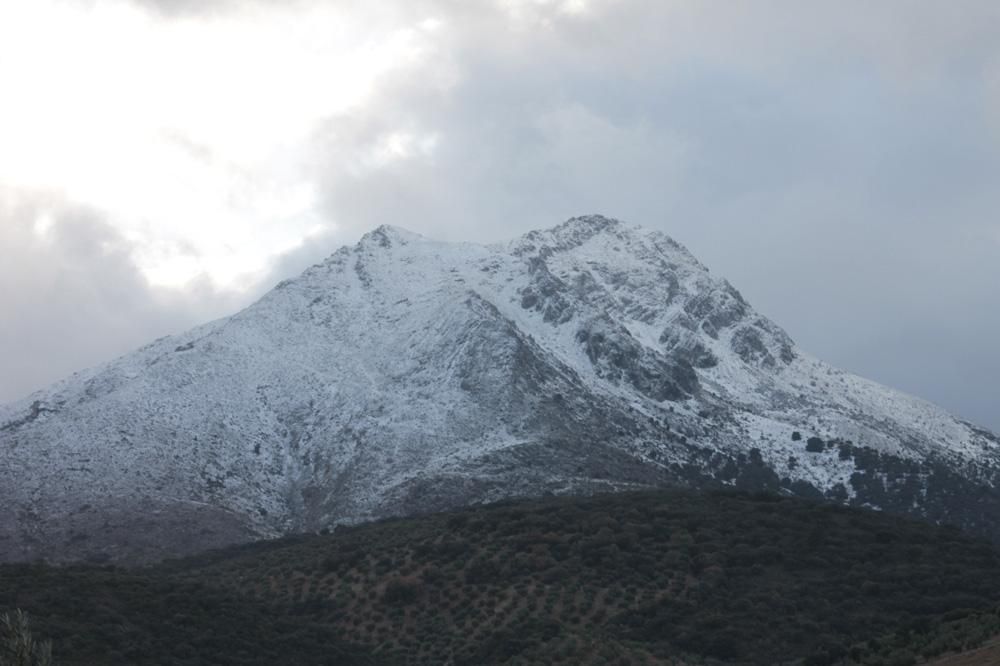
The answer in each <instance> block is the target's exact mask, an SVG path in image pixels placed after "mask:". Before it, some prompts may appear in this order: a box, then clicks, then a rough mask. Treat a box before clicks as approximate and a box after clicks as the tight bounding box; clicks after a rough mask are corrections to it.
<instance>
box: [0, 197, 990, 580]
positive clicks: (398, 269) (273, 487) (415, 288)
mask: <svg viewBox="0 0 1000 666" xmlns="http://www.w3.org/2000/svg"><path fill="white" fill-rule="evenodd" d="M793 432H799V433H801V434H802V435H804V436H803V437H801V438H799V439H793V437H792V433H793ZM809 440H813V443H812V444H810V445H808V450H807V441H809ZM816 441H818V442H819V443H818V444H817V443H816ZM998 468H1000V441H998V440H997V438H996V436H995V435H993V434H992V433H989V432H986V431H984V430H981V429H977V428H974V427H972V426H970V425H968V424H965V423H962V422H960V421H957V420H956V419H954V418H952V417H951V416H949V415H948V414H946V413H945V412H944V411H942V410H940V409H939V408H937V407H934V406H933V405H930V404H928V403H925V402H923V401H920V400H917V399H915V398H912V397H909V396H906V395H902V394H900V393H897V392H895V391H892V390H890V389H887V388H884V387H881V386H878V385H876V384H874V383H872V382H869V381H866V380H864V379H861V378H858V377H855V376H853V375H849V374H847V373H844V372H841V371H839V370H836V369H834V368H832V367H830V366H828V365H826V364H824V363H822V362H820V361H818V360H816V359H813V358H811V357H809V356H808V355H806V354H804V353H803V352H802V351H800V350H798V349H797V348H796V347H795V346H794V344H793V343H792V341H791V340H790V339H789V337H788V336H787V335H786V334H785V333H784V331H782V330H781V329H780V328H779V327H778V326H776V325H775V324H773V323H772V322H770V321H768V320H767V319H765V318H763V317H761V316H760V315H758V314H757V313H755V312H754V311H753V309H752V308H751V306H750V305H749V304H748V303H747V302H746V301H745V300H744V299H743V297H742V296H741V295H740V294H739V292H738V291H736V290H735V289H734V288H733V287H732V286H731V285H729V284H728V283H727V282H725V281H724V280H721V279H718V278H715V277H713V276H712V275H710V274H709V272H708V270H707V269H706V268H705V267H704V266H702V265H701V264H699V263H698V261H697V260H695V259H694V257H692V256H691V255H690V254H689V253H688V252H687V251H686V250H685V249H684V248H683V247H681V246H680V245H678V244H677V243H675V242H674V241H672V240H671V239H669V238H668V237H666V236H664V235H663V234H660V233H658V232H651V231H645V230H642V229H638V228H633V227H629V226H627V225H624V224H622V223H620V222H617V221H615V220H611V219H607V218H603V217H599V216H592V217H584V218H576V219H573V220H570V221H568V222H566V223H564V224H562V225H559V226H557V227H555V228H553V229H549V230H546V231H536V232H532V233H529V234H527V235H525V236H523V237H522V238H520V239H517V240H515V241H513V242H511V243H509V244H507V245H502V246H477V245H470V244H448V243H438V242H434V241H430V240H427V239H425V238H422V237H420V236H417V235H414V234H411V233H409V232H406V231H404V230H401V229H396V228H391V227H382V228H379V229H377V230H375V231H373V232H371V233H370V234H368V235H367V236H365V238H364V239H362V240H361V242H359V243H358V245H357V246H355V247H352V248H343V249H341V250H339V251H338V252H336V253H335V254H334V255H332V256H331V257H330V258H329V259H327V260H326V261H325V262H323V263H322V264H319V265H317V266H314V267H312V268H310V269H309V270H308V271H306V272H305V273H304V274H303V275H302V276H300V277H299V278H297V279H295V280H289V281H286V282H283V283H282V284H280V285H278V286H277V287H276V288H275V289H274V290H273V291H272V292H271V293H269V294H268V295H267V296H265V297H264V298H263V299H261V300H260V301H259V302H257V303H256V304H254V305H253V306H251V307H249V308H247V309H246V310H244V311H242V312H240V313H238V314H236V315H234V316H232V317H229V318H227V319H222V320H219V321H216V322H212V323H210V324H207V325H205V326H202V327H200V328H197V329H195V330H193V331H190V332H188V333H186V334H184V335H179V336H175V337H169V338H164V339H161V340H157V341H156V342H154V343H152V344H150V345H148V346H146V347H144V348H142V349H140V350H138V351H136V352H134V353H132V354H130V355H128V356H125V357H123V358H120V359H118V360H115V361H112V362H111V363H108V364H106V365H104V366H102V367H99V368H95V369H93V370H90V371H86V372H83V373H79V374H77V375H74V376H72V377H70V378H68V379H67V380H65V381H63V382H61V383H60V384H57V385H55V386H53V387H52V388H50V389H48V390H46V391H42V392H39V393H37V394H35V395H33V396H30V397H29V398H27V399H25V400H24V401H21V402H19V403H14V404H11V405H8V406H6V407H2V408H0V506H2V507H4V509H5V510H4V511H2V512H0V558H2V559H33V558H37V557H45V558H50V559H57V560H60V559H61V560H71V559H86V558H93V559H100V560H108V559H110V560H112V561H141V560H149V559H155V558H158V557H162V556H169V555H178V554H184V553H188V552H192V551H196V550H199V549H202V548H206V547H212V546H218V545H222V544H225V543H232V542H239V541H245V540H248V539H252V538H256V537H263V536H275V535H279V534H283V533H287V532H294V531H300V530H316V529H321V528H323V527H328V526H331V525H333V524H336V523H338V522H353V521H361V520H368V519H372V518H378V517H381V516H387V515H393V514H401V513H411V512H417V511H425V510H435V509H441V508H446V507H451V506H456V505H462V504H467V503H472V502H482V501H489V500H497V499H501V498H505V497H512V496H521V495H539V494H542V493H547V492H551V493H585V492H593V491H597V490H609V489H610V490H614V489H623V488H633V487H637V486H651V485H662V484H670V483H687V484H693V485H704V484H717V485H718V484H722V485H730V486H734V487H738V488H746V489H765V488H766V489H771V490H775V491H779V492H787V493H794V494H800V495H807V496H813V497H826V498H828V499H831V500H834V501H841V502H848V503H854V504H863V505H870V506H875V507H881V508H886V509H892V510H896V511H903V512H908V513H913V514H916V515H921V516H925V517H928V518H930V519H934V520H949V521H953V522H959V523H962V524H964V525H966V526H968V527H970V528H972V529H976V530H978V531H980V532H982V533H985V534H989V535H991V536H994V537H996V536H998V535H1000V495H998V493H997V491H996V487H995V484H996V480H997V470H998Z"/></svg>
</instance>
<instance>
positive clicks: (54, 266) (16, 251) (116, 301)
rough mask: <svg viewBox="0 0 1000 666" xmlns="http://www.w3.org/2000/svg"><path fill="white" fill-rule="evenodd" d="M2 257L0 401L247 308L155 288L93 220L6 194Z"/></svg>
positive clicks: (41, 198)
mask: <svg viewBox="0 0 1000 666" xmlns="http://www.w3.org/2000/svg"><path fill="white" fill-rule="evenodd" d="M42 221H44V223H43V222H42ZM43 230H44V231H43ZM0 248H3V261H2V262H0V304H2V308H3V312H4V315H3V317H2V318H0V401H9V400H14V399H17V398H20V397H23V396H24V395H26V394H28V393H29V392H30V391H33V390H35V389H38V388H42V387H44V386H46V385H47V384H49V383H51V382H54V381H57V380H59V379H62V378H63V377H64V376H66V375H68V374H69V373H70V372H72V371H74V370H79V369H82V368H85V367H89V366H92V365H96V364H98V363H101V362H103V361H107V360H110V359H111V358H114V357H116V356H119V355H121V354H123V353H125V352H127V351H129V350H131V349H133V348H136V347H139V346H141V345H143V344H145V343H147V342H149V341H151V340H153V339H155V338H157V337H159V336H161V335H166V334H169V333H175V332H180V331H182V330H184V329H186V328H188V327H190V326H194V325H196V324H199V323H203V322H205V321H207V320H209V319H212V318H214V317H217V316H219V314H220V313H221V312H224V311H226V310H229V309H232V308H234V307H237V306H239V305H241V304H242V302H243V300H244V298H245V297H243V296H240V297H233V296H227V295H223V294H219V293H216V292H215V291H213V290H212V289H211V287H209V286H208V283H207V282H204V281H203V282H200V283H197V284H192V285H191V286H190V288H189V289H188V290H186V291H183V292H175V291H167V290H157V289H154V288H151V287H150V286H149V285H148V284H147V283H146V280H145V278H143V276H142V275H141V274H140V272H139V271H138V270H137V269H136V267H135V265H134V264H133V263H132V260H131V258H130V251H131V247H130V245H129V243H128V242H127V241H126V240H125V239H124V238H123V237H122V236H121V235H120V234H119V233H118V232H116V231H115V230H114V229H113V228H112V227H110V226H108V225H107V224H106V223H105V222H104V221H103V220H102V218H101V216H100V215H99V214H98V213H97V212H96V211H94V210H91V209H88V208H86V207H82V206H74V205H72V204H70V203H68V202H65V201H63V200H62V199H61V198H60V197H58V196H55V195H51V194H45V193H24V192H19V193H16V194H15V193H12V192H10V191H4V190H2V189H0Z"/></svg>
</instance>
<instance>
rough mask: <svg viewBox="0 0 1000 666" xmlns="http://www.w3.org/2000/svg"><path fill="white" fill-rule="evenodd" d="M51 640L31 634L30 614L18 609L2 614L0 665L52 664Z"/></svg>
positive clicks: (40, 665)
mask: <svg viewBox="0 0 1000 666" xmlns="http://www.w3.org/2000/svg"><path fill="white" fill-rule="evenodd" d="M51 664H52V643H51V641H42V642H37V641H36V640H35V639H34V637H33V636H32V635H31V622H30V621H29V620H28V614H27V613H25V612H24V611H22V610H20V609H18V610H15V611H13V612H10V613H4V614H3V615H0V666H51Z"/></svg>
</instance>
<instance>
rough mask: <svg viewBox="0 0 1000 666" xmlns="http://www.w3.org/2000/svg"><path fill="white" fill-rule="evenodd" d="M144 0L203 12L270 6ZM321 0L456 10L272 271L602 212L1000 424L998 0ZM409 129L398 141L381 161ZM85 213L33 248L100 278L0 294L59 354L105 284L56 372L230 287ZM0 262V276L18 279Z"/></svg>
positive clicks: (951, 404) (849, 351)
mask: <svg viewBox="0 0 1000 666" xmlns="http://www.w3.org/2000/svg"><path fill="white" fill-rule="evenodd" d="M136 1H137V2H139V1H140V0H136ZM141 4H143V5H145V6H147V7H150V8H153V9H156V10H157V11H161V12H166V14H165V15H169V16H170V17H176V16H185V17H187V18H193V19H197V17H198V12H199V11H214V12H219V11H225V12H240V11H245V10H247V8H248V7H256V6H262V5H267V4H268V3H267V1H266V0H258V1H256V2H235V0H234V1H232V2H226V1H225V0H218V1H216V2H210V3H198V6H197V7H194V4H193V3H184V2H180V3H177V2H174V3H171V2H167V0H161V1H160V2H157V1H156V0H141ZM301 4H302V5H305V4H317V3H315V2H314V3H308V2H303V3H301ZM321 4H326V3H321ZM329 4H332V5H336V6H340V7H348V8H350V7H356V9H357V11H363V12H368V13H373V14H378V16H377V17H376V18H377V20H379V21H382V22H383V23H384V22H386V21H389V22H391V21H398V22H400V24H409V23H413V22H416V21H419V20H422V19H424V18H428V17H436V18H440V19H442V21H443V23H442V27H441V28H440V29H439V30H438V31H437V32H435V33H434V35H435V36H434V39H433V41H432V43H431V44H430V46H431V47H432V49H433V52H432V54H431V55H430V56H428V59H427V63H426V65H425V66H422V67H421V68H419V69H417V70H411V69H407V70H404V71H401V72H397V73H395V74H390V75H386V76H384V77H382V78H381V79H380V81H379V83H378V86H377V87H376V89H375V90H374V92H373V97H372V99H371V100H369V101H368V102H367V103H366V104H365V105H364V106H363V108H360V109H357V110H353V111H350V112H344V113H341V114H339V115H337V116H336V117H332V118H329V119H328V120H327V121H326V122H325V123H324V124H323V125H322V126H320V127H317V128H316V129H315V132H314V136H313V140H312V141H311V142H310V145H311V146H312V147H313V153H312V154H311V155H310V156H309V160H310V163H311V164H312V165H313V167H314V172H313V175H314V177H315V179H316V181H317V183H318V185H319V188H320V193H321V201H322V208H323V213H324V217H325V219H327V220H329V221H330V223H331V224H332V225H334V227H333V228H332V230H331V231H329V232H328V233H326V234H325V235H321V236H319V237H316V238H313V239H312V240H311V241H310V242H309V243H308V244H306V245H305V246H304V247H303V248H300V249H299V250H298V251H296V252H295V253H292V254H290V255H288V256H286V257H284V258H283V259H282V260H281V261H279V262H278V264H277V265H276V266H275V268H274V270H273V272H272V274H271V275H270V276H269V277H268V278H267V279H265V280H264V283H263V284H270V283H273V282H274V281H276V280H277V279H279V278H280V277H284V276H285V275H288V274H292V273H294V272H296V271H298V270H299V269H301V268H302V267H304V266H305V265H306V264H308V263H310V262H312V261H315V260H318V259H319V258H321V256H322V255H324V254H326V253H327V252H329V251H332V250H333V249H335V247H336V246H337V245H339V244H341V243H344V242H349V241H352V240H354V239H355V238H356V237H357V236H359V235H360V234H361V233H363V232H364V231H365V230H367V229H369V228H371V227H372V226H375V225H377V224H382V223H390V224H397V225H401V226H405V227H409V228H411V229H413V230H414V231H417V232H420V233H424V234H426V235H429V236H432V237H438V238H443V239H453V240H480V241H492V240H501V239H505V238H509V237H512V236H515V235H517V234H519V233H522V232H524V231H527V230H529V229H532V228H538V227H545V226H551V225H552V224H555V223H557V222H558V221H561V220H563V219H565V218H567V217H570V216H572V215H575V214H580V213H587V212H602V213H605V214H608V215H612V216H616V217H619V218H622V219H625V220H628V221H630V222H634V223H640V224H643V225H646V226H651V227H656V228H660V229H662V230H664V231H666V232H667V233H669V234H671V235H672V236H673V237H675V238H676V239H677V240H679V241H681V242H683V243H685V244H686V245H688V246H689V247H690V248H691V250H692V251H693V252H694V253H695V254H696V255H698V256H699V257H700V258H701V259H702V260H703V261H704V262H705V263H706V264H707V265H709V266H710V267H711V268H712V270H713V271H715V272H717V273H719V274H721V275H723V276H725V277H727V278H729V279H730V281H732V282H733V283H734V284H735V285H737V286H738V287H739V288H740V289H741V290H742V291H743V292H744V293H745V295H746V296H747V297H748V298H749V299H750V300H751V301H752V302H753V303H754V304H755V305H756V306H757V308H758V309H759V310H760V311H761V312H763V313H764V314H767V315H768V316H770V317H772V318H773V319H774V320H775V321H777V322H778V323H779V324H781V325H782V326H784V327H785V328H786V329H787V330H788V331H789V332H790V333H791V334H792V335H793V337H794V338H796V340H797V342H799V344H800V345H801V346H802V347H803V348H804V349H806V350H808V351H811V352H812V353H814V354H816V355H817V356H820V357H821V358H824V359H825V360H828V361H830V362H832V363H834V364H836V365H839V366H842V367H844V368H846V369H849V370H852V371H854V372H857V373H859V374H861V375H864V376H867V377H870V378H872V379H875V380H877V381H881V382H883V383H886V384H888V385H891V386H895V387H897V388H900V389H902V390H905V391H908V392H911V393H914V394H917V395H920V396H922V397H925V398H927V399H930V400H932V401H934V402H937V403H939V404H941V405H943V406H945V407H947V408H949V409H950V410H952V411H953V412H955V413H957V414H959V415H961V416H963V417H966V418H969V419H971V420H973V421H976V422H979V423H983V424H985V425H988V426H990V427H992V428H994V429H996V430H1000V380H998V378H1000V353H998V352H997V349H996V347H995V342H994V340H995V338H996V337H997V331H998V330H1000V287H998V285H1000V262H998V261H997V258H998V257H1000V224H998V223H997V221H996V220H997V217H996V214H995V212H996V211H997V210H998V209H1000V188H997V187H996V183H997V179H998V176H1000V120H998V119H1000V42H997V40H996V39H995V35H996V34H998V33H1000V5H997V3H995V2H992V0H989V1H985V0H969V1H968V2H963V3H961V5H954V4H952V5H949V4H942V3H912V2H903V1H902V0H900V1H893V0H890V1H888V2H884V3H878V4H877V5H872V4H871V3H863V2H851V1H848V2H829V3H801V2H798V1H791V0H774V1H766V0H760V1H756V2H727V3H688V2H657V3H650V2H644V1H642V0H617V1H614V2H611V1H607V2H590V3H585V4H587V5H588V6H589V11H587V12H583V13H581V14H572V13H566V12H563V11H561V8H565V6H566V5H565V4H564V3H560V2H549V3H532V2H521V3H516V2H515V3H510V2H508V3H501V2H481V3H468V2H457V1H453V2H447V1H444V0H422V1H421V0H414V1H412V2H406V3H402V2H400V3H391V2H387V3H378V4H379V7H378V9H377V10H375V9H372V8H371V7H372V5H367V4H366V5H364V6H362V3H349V2H348V3H345V2H337V3H329ZM269 6H271V7H274V6H275V5H269ZM514 6H518V7H520V10H519V13H511V12H510V11H508V10H509V9H510V8H511V7H514ZM294 7H295V6H293V9H290V10H289V11H295V8H294ZM206 8H208V9H206ZM316 84H317V85H327V84H328V82H325V81H317V82H316ZM392 137H397V138H398V139H399V141H397V143H399V144H400V145H401V146H402V152H401V154H398V155H395V156H394V157H393V156H391V155H390V157H389V158H385V159H382V158H380V150H381V148H380V147H381V146H384V145H385V144H386V142H387V141H389V140H390V139H391V138H392ZM383 157H384V156H383ZM66 214H67V215H69V214H70V213H66ZM28 217H30V215H29V216H28ZM8 219H11V218H9V217H7V218H4V220H3V221H2V226H0V234H5V237H4V239H3V240H4V241H5V245H4V246H3V247H4V248H5V251H4V254H5V255H6V254H7V252H6V248H7V247H8V245H7V244H6V241H8V238H7V236H8V235H9V234H11V233H13V232H11V231H10V229H9V228H8V227H9V226H10V225H9V224H8V222H7V220H8ZM60 219H62V218H60ZM71 219H76V218H66V220H65V221H64V223H63V227H62V228H64V229H65V230H66V233H67V234H70V232H69V231H68V230H69V229H70V228H71V227H74V226H80V224H82V226H83V227H84V228H87V229H90V231H89V232H88V234H87V235H86V237H87V238H88V239H89V240H88V241H86V242H83V244H82V246H81V247H82V248H83V249H81V247H77V246H73V245H70V244H68V243H69V241H68V240H67V241H63V242H61V243H62V244H61V245H59V246H58V248H57V249H53V248H52V247H48V248H43V249H38V247H36V246H35V245H32V243H36V239H34V237H33V236H31V235H30V233H28V232H27V231H25V230H24V228H25V227H24V224H22V225H21V227H19V228H21V231H19V232H17V233H18V234H20V235H18V236H17V243H19V245H16V247H30V248H33V249H31V250H30V252H26V253H25V256H30V257H34V258H35V261H34V262H32V263H33V265H34V264H39V265H40V264H42V263H43V262H49V263H50V264H51V265H53V266H63V265H67V266H78V267H79V268H78V269H76V273H75V275H76V280H77V281H78V282H79V283H80V284H81V285H82V284H89V285H91V286H89V287H84V286H77V287H75V291H74V292H73V293H74V294H75V296H74V297H72V298H71V297H63V296H61V295H58V294H57V293H56V290H55V289H54V287H52V286H51V279H52V273H51V269H49V270H46V269H42V268H39V267H37V266H36V267H32V266H25V267H23V269H19V271H17V273H18V274H20V271H21V270H23V271H24V275H26V276H29V277H26V278H18V279H21V280H22V283H23V284H25V285H26V286H27V282H25V280H27V281H28V282H30V281H32V280H34V282H33V283H32V284H33V285H34V290H35V291H36V292H39V293H40V294H43V295H44V294H46V293H48V294H49V296H48V297H47V298H48V299H49V300H48V302H47V303H46V298H45V297H43V298H41V299H40V300H38V301H37V302H36V301H32V300H30V299H29V297H28V296H25V295H21V294H20V293H19V295H17V296H9V295H7V294H2V301H0V302H2V303H3V305H4V307H5V308H6V310H7V311H8V312H17V313H21V312H23V313H25V314H24V315H23V316H22V315H20V314H19V315H18V317H17V318H18V320H23V321H24V323H23V324H22V323H18V324H17V333H16V334H15V333H13V332H11V333H8V334H7V335H8V337H7V338H6V340H10V341H11V344H31V345H32V346H33V351H35V352H36V353H38V354H41V355H42V356H45V355H46V354H48V355H53V354H55V355H59V354H62V353H63V352H62V351H59V350H56V351H52V349H54V347H49V346H48V345H49V344H52V345H56V346H58V345H57V336H56V338H50V339H48V341H47V340H46V338H45V337H44V334H43V337H42V338H41V339H38V340H33V341H31V342H29V343H25V342H24V341H25V340H28V339H29V338H32V334H33V332H34V331H35V330H43V331H44V330H48V329H49V327H51V328H52V330H57V329H58V328H60V327H59V326H55V325H56V324H57V323H58V322H64V321H71V322H77V323H81V322H83V323H85V320H86V317H84V316H82V315H81V314H79V313H75V311H74V308H76V307H78V306H77V305H75V303H77V302H86V303H90V302H94V303H97V305H95V306H94V308H96V312H99V313H101V314H100V317H97V318H95V319H94V320H93V322H92V325H91V328H90V329H89V330H90V331H92V336H93V338H94V339H93V340H92V341H91V342H89V343H88V345H89V346H88V347H87V348H88V349H91V350H92V352H90V353H89V356H87V358H86V359H84V356H83V355H82V354H81V355H78V356H76V357H74V358H53V359H52V361H51V363H48V365H47V367H49V368H51V370H50V371H49V372H48V375H46V377H44V379H45V381H48V378H53V379H54V378H55V377H56V376H57V375H58V374H60V373H59V371H58V368H60V367H65V369H66V370H67V371H68V370H70V369H74V368H75V365H74V364H77V365H79V364H86V363H90V362H93V361H97V360H101V359H103V358H104V357H106V356H110V355H113V354H114V353H119V352H120V351H125V347H127V346H134V345H136V344H141V343H142V342H144V341H145V338H144V337H143V336H152V335H153V334H154V333H155V334H159V333H161V332H166V330H168V329H171V330H177V329H180V328H183V326H185V325H187V323H189V322H191V323H193V322H194V321H195V320H197V319H198V317H199V316H200V315H202V314H204V315H205V316H206V318H208V316H216V315H221V314H224V311H225V308H226V307H229V306H233V307H235V305H236V304H237V301H239V298H236V299H233V300H227V298H226V297H223V296H221V295H219V294H216V293H214V292H212V291H211V290H210V289H207V288H206V287H204V285H203V286H202V287H201V291H200V292H199V291H198V289H193V290H189V291H187V292H182V293H179V294H174V296H173V300H172V301H171V300H169V299H166V296H165V293H166V292H162V293H161V292H157V291H155V290H150V289H149V288H148V287H146V286H145V285H144V283H143V282H142V281H141V279H140V278H139V277H138V275H137V273H136V272H135V269H134V268H132V267H131V266H130V264H129V263H128V261H127V255H126V254H125V252H124V250H122V253H121V254H119V255H113V257H112V259H113V260H112V259H108V258H107V257H105V256H104V255H102V254H101V253H100V252H102V251H104V250H101V248H104V249H106V248H108V247H112V248H114V247H119V245H117V243H120V242H121V239H120V238H118V239H116V238H114V236H113V234H112V235H111V236H108V235H107V234H109V233H110V232H109V231H108V229H106V228H104V227H102V226H101V225H100V224H99V220H98V221H92V222H89V223H77V222H73V223H72V224H71V223H70V220H71ZM88 225H89V226H88ZM10 228H13V227H10ZM67 237H69V236H67ZM109 239H110V240H109ZM78 242H82V241H78ZM88 243H89V244H88ZM10 247H15V246H13V245H12V246H10ZM32 253H35V254H32ZM80 257H90V260H89V261H90V262H91V263H90V264H87V263H86V262H84V261H83V260H82V259H80ZM85 265H87V266H91V267H89V268H84V266H85ZM60 270H62V269H60ZM67 270H68V269H67ZM0 271H3V274H2V275H0V280H2V282H0V284H8V282H7V275H8V274H9V275H11V276H13V275H14V274H15V271H13V270H12V269H8V268H7V267H6V266H3V267H0ZM91 272H92V273H91ZM11 279H14V278H13V277H12V278H11ZM112 283H115V284H128V285H132V286H131V287H130V289H129V290H128V291H127V293H126V294H125V295H123V296H122V297H121V298H120V299H118V301H121V302H124V303H126V304H127V307H126V308H125V309H126V310H129V311H130V312H132V313H133V315H134V316H130V317H125V318H124V320H123V319H122V318H119V317H118V314H117V313H116V311H115V309H114V308H113V307H111V305H112V304H113V303H116V302H118V301H115V300H112V299H105V295H104V289H105V287H102V286H101V285H107V286H106V289H113V288H114V285H113V284H112ZM46 289H48V290H49V291H48V292H46V291H45V290H46ZM241 298H243V299H244V300H246V299H248V298H250V296H249V295H245V296H243V297H241ZM11 299H13V301H12V300H11ZM87 299H91V300H87ZM11 302H13V304H14V305H13V306H10V307H8V305H7V304H8V303H11ZM240 302H242V301H240ZM89 307H90V306H88V308H89ZM129 326H131V327H133V328H131V329H130V328H129ZM62 328H64V329H65V328H66V327H62ZM126 329H127V334H126V333H125V332H123V331H125V330H126ZM154 329H155V331H154ZM8 330H12V329H8V328H5V329H4V331H8ZM4 334H5V333H0V335H4ZM102 337H103V338H106V339H101V338H102ZM46 350H48V351H47V352H46ZM5 362H6V361H5ZM27 365H28V364H26V363H25V364H22V366H23V367H22V366H18V368H19V370H18V372H24V373H28V374H30V373H31V372H33V371H32V370H31V369H30V368H28V367H27ZM35 374H36V375H37V376H38V381H41V379H43V377H41V375H40V374H38V373H37V372H36V373H35ZM30 383H31V381H27V380H25V381H24V382H22V384H23V385H28V384H30ZM35 383H38V382H37V381H36V382H35ZM8 393H9V391H8ZM0 398H2V395H0Z"/></svg>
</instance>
